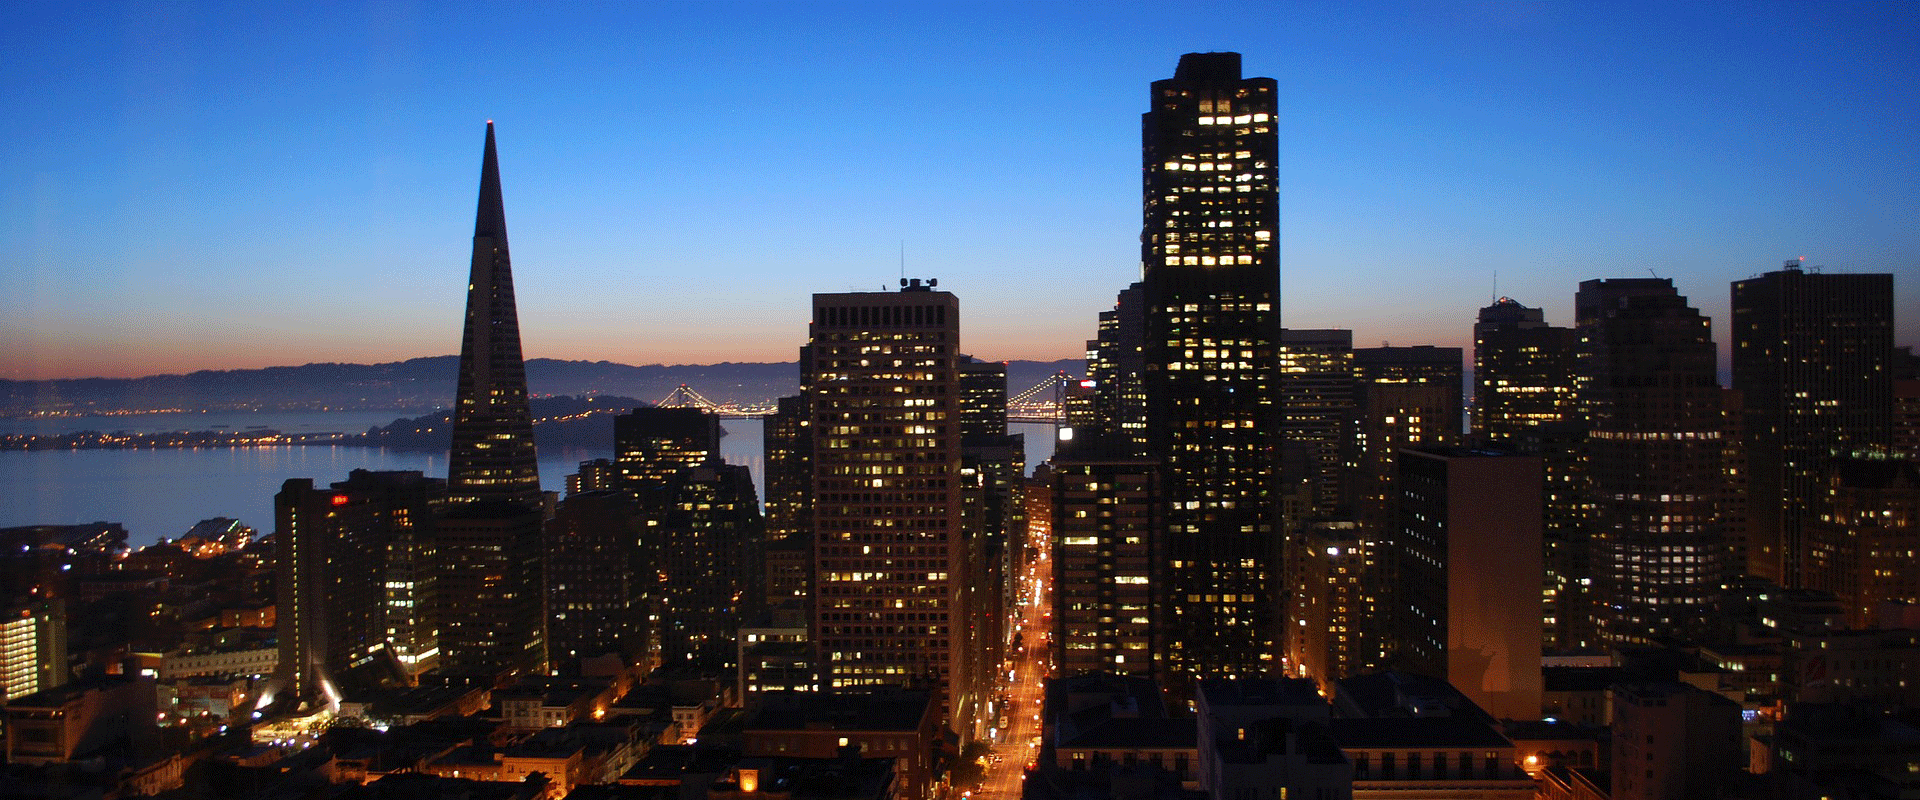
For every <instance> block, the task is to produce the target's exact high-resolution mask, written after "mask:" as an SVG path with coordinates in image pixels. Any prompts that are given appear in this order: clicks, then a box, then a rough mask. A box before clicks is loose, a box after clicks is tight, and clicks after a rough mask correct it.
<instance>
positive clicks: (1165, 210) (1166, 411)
mask: <svg viewBox="0 0 1920 800" xmlns="http://www.w3.org/2000/svg"><path fill="white" fill-rule="evenodd" d="M1149 99H1150V102H1151V107H1150V110H1148V111H1147V112H1146V113H1145V114H1144V115H1142V117H1141V139H1142V142H1141V145H1142V146H1141V173H1142V184H1143V185H1142V189H1143V191H1142V206H1143V208H1142V215H1141V216H1142V220H1141V221H1142V225H1141V231H1140V252H1141V269H1142V272H1143V280H1142V303H1143V308H1144V317H1145V322H1146V324H1145V337H1144V344H1143V361H1144V365H1145V367H1146V371H1145V373H1144V376H1145V380H1144V386H1143V389H1144V396H1145V400H1146V419H1145V422H1146V437H1145V438H1146V441H1147V442H1148V448H1149V450H1150V451H1151V452H1152V453H1154V454H1155V455H1157V456H1158V457H1160V458H1162V459H1163V461H1164V464H1165V469H1164V470H1163V471H1162V473H1161V480H1162V484H1161V485H1162V497H1163V501H1164V504H1165V505H1164V507H1163V508H1164V514H1163V515H1162V519H1161V524H1162V525H1163V528H1162V531H1161V533H1162V537H1161V542H1160V545H1159V554H1160V556H1161V558H1160V560H1159V561H1158V562H1157V563H1156V564H1155V565H1154V574H1153V576H1152V579H1153V581H1154V583H1155V587H1156V602H1155V604H1154V606H1155V613H1156V614H1157V615H1158V617H1157V619H1156V620H1155V623H1154V627H1155V628H1156V630H1157V631H1159V635H1158V636H1157V637H1156V639H1157V643H1158V645H1159V646H1160V647H1161V648H1162V650H1161V652H1158V653H1156V654H1155V657H1156V658H1157V659H1158V663H1160V664H1161V665H1162V666H1163V667H1164V669H1166V670H1169V671H1172V672H1177V673H1185V674H1193V675H1206V676H1228V675H1242V674H1257V673H1264V672H1267V671H1268V670H1270V669H1272V668H1273V667H1274V666H1275V665H1276V664H1277V661H1276V660H1275V659H1277V657H1278V655H1279V649H1280V631H1279V627H1280V616H1281V615H1280V609H1281V608H1282V602H1283V598H1282V595H1283V593H1284V591H1285V587H1284V586H1283V585H1282V575H1281V573H1282V538H1281V531H1280V523H1279V519H1278V517H1279V503H1278V486H1279V483H1278V481H1279V474H1278V469H1277V463H1278V462H1277V459H1276V458H1275V455H1276V454H1277V447H1278V443H1279V434H1280V411H1279V406H1278V395H1277V392H1278V389H1279V385H1280V384H1279V377H1280V376H1279V359H1278V345H1279V339H1280V243H1279V231H1280V207H1279V193H1278V169H1277V166H1276V164H1277V161H1278V152H1279V144H1278V142H1279V140H1278V137H1277V136H1276V135H1275V133H1274V131H1275V126H1276V124H1277V122H1276V120H1275V119H1274V113H1275V93H1274V81H1273V79H1271V78H1243V77H1241V75H1240V55H1239V54H1238V53H1188V54H1186V55H1183V56H1181V57H1180V63H1179V66H1178V67H1177V68H1176V69H1175V71H1174V76H1173V77H1172V78H1170V79H1167V80H1161V81H1155V82H1154V83H1153V87H1152V92H1151V96H1150V98H1149Z"/></svg>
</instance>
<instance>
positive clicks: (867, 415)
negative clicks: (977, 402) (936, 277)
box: [804, 280, 972, 707]
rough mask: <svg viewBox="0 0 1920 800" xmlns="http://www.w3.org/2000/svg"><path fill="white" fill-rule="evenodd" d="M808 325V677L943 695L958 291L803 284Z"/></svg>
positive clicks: (955, 471) (956, 495)
mask: <svg viewBox="0 0 1920 800" xmlns="http://www.w3.org/2000/svg"><path fill="white" fill-rule="evenodd" d="M809 334H810V339H811V343H810V346H809V347H808V349H807V351H806V355H807V357H808V359H809V364H808V368H807V369H806V370H805V374H806V376H807V382H806V384H805V387H804V389H805V392H806V397H807V403H806V404H807V406H808V408H809V410H810V412H811V414H812V422H811V425H810V427H811V428H812V430H813V486H812V491H811V494H812V497H813V502H814V532H813V535H814V575H815V586H814V602H813V607H814V616H813V640H814V642H815V643H816V645H817V647H818V648H819V653H820V666H821V669H822V681H821V683H822V688H823V689H826V690H837V691H845V690H850V689H860V688H862V687H877V686H886V685H893V686H905V685H928V684H930V683H931V684H937V685H942V686H946V687H947V692H948V698H949V703H952V704H954V705H955V706H956V707H957V706H958V704H959V702H960V698H961V697H963V696H966V695H967V694H968V693H969V692H971V691H972V689H971V686H970V683H969V680H970V678H971V676H967V675H964V674H961V673H963V672H964V664H965V663H966V660H965V659H964V658H959V657H956V656H955V654H954V652H953V650H954V647H955V644H956V637H955V627H956V625H958V624H959V623H960V620H959V619H957V615H958V612H959V609H958V607H957V606H958V600H957V597H956V595H957V594H958V591H959V587H958V585H957V576H958V575H960V574H961V573H962V572H963V571H964V570H965V568H966V565H965V564H964V563H962V555H963V554H964V552H965V548H964V546H963V545H964V542H963V541H962V526H961V513H962V512H961V506H962V504H961V494H960V491H961V482H960V474H959V473H960V379H959V363H960V361H959V359H960V304H959V301H958V300H957V299H955V297H954V296H953V295H952V294H949V293H947V292H940V291H934V290H933V289H932V288H931V286H929V285H922V284H921V283H920V281H918V280H915V281H913V283H912V285H910V286H907V287H905V288H903V289H902V290H901V291H899V292H860V293H846V294H817V295H814V297H813V322H812V325H811V326H810V329H809Z"/></svg>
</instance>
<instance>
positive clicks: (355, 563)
mask: <svg viewBox="0 0 1920 800" xmlns="http://www.w3.org/2000/svg"><path fill="white" fill-rule="evenodd" d="M446 493H447V485H446V482H445V481H442V480H439V479H437V478H428V477H425V476H423V475H422V474H421V473H419V472H369V471H367V470H354V471H353V472H352V473H351V474H349V475H348V476H347V479H346V480H344V481H339V482H336V483H334V484H333V485H332V486H329V487H326V488H316V487H315V486H314V484H313V480H312V479H311V478H296V479H293V480H289V481H287V482H286V483H285V484H284V485H283V486H282V487H281V489H280V493H279V494H277V495H275V496H274V515H275V530H276V531H277V533H276V534H275V535H274V542H275V547H276V556H275V568H276V569H277V570H278V572H277V574H276V576H275V582H276V585H277V587H278V592H279V606H278V610H277V616H278V620H279V622H278V625H279V630H280V636H279V639H280V671H281V674H282V677H283V678H284V679H285V680H286V681H287V684H288V686H289V688H290V689H291V690H292V691H294V692H295V693H296V696H299V697H304V698H318V697H320V696H321V695H322V694H324V693H325V691H326V690H325V689H324V688H323V683H322V682H323V681H332V682H333V683H334V685H335V686H336V687H337V686H338V685H339V683H340V682H341V681H342V680H343V679H344V677H345V676H346V673H347V672H348V671H349V670H350V669H352V668H353V667H356V666H359V665H362V664H365V663H368V662H369V661H371V660H373V659H374V658H375V657H376V656H381V655H382V651H388V652H389V653H390V654H391V655H392V656H393V658H395V659H396V660H398V661H400V662H401V663H402V664H403V665H405V667H406V668H408V669H412V670H421V669H427V668H429V667H431V666H433V664H434V662H435V660H436V656H437V655H438V642H437V635H438V632H439V625H438V622H437V619H436V618H435V616H434V612H435V609H436V605H435V599H436V597H437V592H436V591H435V588H436V587H435V581H434V579H433V575H432V570H430V568H429V565H430V564H432V563H433V562H434V561H436V560H437V557H436V554H435V553H434V552H433V547H434V545H433V536H432V531H433V527H434V521H435V517H436V515H437V514H438V513H439V512H440V510H441V509H442V508H443V506H444V505H445V503H446Z"/></svg>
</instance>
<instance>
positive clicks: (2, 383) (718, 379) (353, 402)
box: [0, 355, 1085, 416]
mask: <svg viewBox="0 0 1920 800" xmlns="http://www.w3.org/2000/svg"><path fill="white" fill-rule="evenodd" d="M459 363H460V359H459V357H458V356H451V355H448V356H423V357H419V358H411V359H406V360H404V361H388V362H381V363H377V364H354V363H349V362H332V361H329V362H315V363H310V364H303V365H299V366H276V367H261V368H257V369H237V370H198V371H195V372H190V373H184V374H170V375H150V376H146V377H141V378H63V379H55V380H41V381H21V380H9V379H0V416H23V415H29V414H49V413H53V414H89V413H122V412H129V411H156V410H169V409H194V410H209V411H228V410H362V409H366V410H377V409H416V410H428V409H436V408H444V407H447V406H449V405H451V404H452V402H453V392H454V386H455V382H456V378H457V377H458V373H459ZM1007 365H1008V380H1007V384H1008V389H1009V391H1010V392H1013V393H1018V392H1020V391H1022V390H1024V389H1025V388H1026V387H1028V386H1031V385H1033V384H1035V383H1038V382H1039V381H1040V380H1042V379H1043V378H1045V377H1046V376H1047V375H1051V374H1053V373H1054V372H1055V371H1058V370H1066V371H1068V372H1070V373H1072V374H1075V375H1080V374H1084V372H1085V362H1084V361H1081V360H1079V359H1062V360H1059V361H1024V360H1023V361H1009V362H1007ZM799 381H800V367H799V364H798V363H797V362H793V361H773V362H756V361H723V362H720V363H717V364H673V365H667V364H648V365H641V366H635V365H630V364H620V363H617V362H612V361H604V360H603V361H569V360H562V359H552V358H533V359H528V360H527V388H528V390H529V391H530V392H531V393H533V394H535V395H551V396H559V395H581V396H594V395H620V396H627V397H637V398H640V399H642V400H647V401H649V402H657V401H658V400H659V399H662V398H665V397H666V396H667V394H668V393H670V392H672V391H673V390H674V389H675V388H676V387H678V386H680V385H682V384H685V385H687V386H689V387H691V388H693V389H694V390H695V391H697V392H699V393H700V394H701V395H702V396H704V397H706V398H708V399H710V400H712V401H714V402H716V403H722V404H729V403H735V404H755V403H765V402H769V401H771V400H773V399H774V398H777V397H782V396H785V395H791V394H796V393H798V392H799Z"/></svg>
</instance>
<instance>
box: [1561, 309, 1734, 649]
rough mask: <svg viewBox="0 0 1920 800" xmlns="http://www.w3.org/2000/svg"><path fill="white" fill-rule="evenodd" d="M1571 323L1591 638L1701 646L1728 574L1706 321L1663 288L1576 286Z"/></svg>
mask: <svg viewBox="0 0 1920 800" xmlns="http://www.w3.org/2000/svg"><path fill="white" fill-rule="evenodd" d="M1574 311H1575V317H1576V328H1577V330H1578V331H1579V335H1580V351H1579V364H1580V374H1579V381H1580V383H1579V388H1580V391H1579V397H1580V405H1581V408H1582V410H1583V411H1584V413H1585V416H1586V418H1587V422H1588V425H1589V426H1590V427H1589V430H1588V434H1587V439H1586V442H1587V444H1586V454H1587V466H1588V474H1589V480H1590V486H1591V487H1592V497H1593V501H1594V503H1593V506H1594V507H1593V516H1592V522H1591V530H1592V540H1591V542H1592V562H1593V563H1592V568H1593V572H1594V575H1593V602H1594V608H1595V618H1596V621H1597V622H1598V623H1599V626H1600V636H1601V638H1602V640H1603V641H1604V642H1606V643H1608V644H1618V643H1634V642H1647V641H1650V640H1651V639H1652V637H1654V636H1659V635H1678V636H1699V635H1701V634H1703V633H1705V631H1704V629H1703V626H1704V625H1705V624H1708V623H1709V622H1710V621H1711V620H1712V619H1713V618H1714V613H1713V612H1714V611H1715V609H1716V602H1717V600H1718V598H1719V596H1720V590H1721V586H1722V584H1723V583H1724V582H1725V580H1726V566H1727V565H1726V552H1725V551H1726V542H1725V541H1724V539H1723V537H1722V536H1721V530H1720V526H1719V523H1718V520H1717V517H1716V511H1717V508H1718V503H1719V501H1720V494H1721V487H1722V486H1723V485H1724V483H1723V478H1722V474H1721V473H1722V461H1721V459H1722V452H1721V430H1722V427H1723V424H1722V422H1721V406H1722V402H1723V401H1722V398H1721V393H1720V387H1719V383H1718V381H1717V380H1716V378H1715V369H1714V368H1715V361H1716V357H1715V353H1714V349H1713V337H1712V331H1711V329H1710V325H1709V321H1708V319H1707V318H1706V317H1705V316H1702V315H1701V314H1700V312H1699V311H1698V310H1695V309H1694V308H1693V307H1692V306H1689V305H1687V299H1686V298H1685V297H1683V296H1681V295H1680V293H1679V292H1677V291H1675V290H1674V288H1673V281H1671V280H1668V279H1665V278H1612V279H1606V280H1590V281H1583V282H1581V284H1580V291H1579V292H1578V293H1577V294H1576V295H1575V296H1574Z"/></svg>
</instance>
